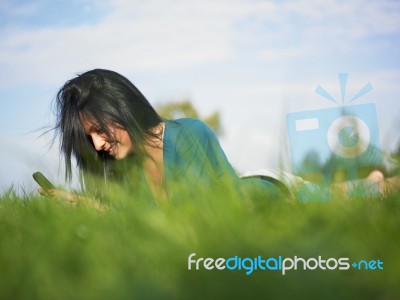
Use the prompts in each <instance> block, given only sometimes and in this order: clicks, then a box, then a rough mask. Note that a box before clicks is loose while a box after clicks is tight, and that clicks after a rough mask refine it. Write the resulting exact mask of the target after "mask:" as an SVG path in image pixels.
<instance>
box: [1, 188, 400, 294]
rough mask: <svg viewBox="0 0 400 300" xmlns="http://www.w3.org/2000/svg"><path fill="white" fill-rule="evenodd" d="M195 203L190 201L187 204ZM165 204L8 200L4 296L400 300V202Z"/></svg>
mask: <svg viewBox="0 0 400 300" xmlns="http://www.w3.org/2000/svg"><path fill="white" fill-rule="evenodd" d="M188 197H190V198H191V199H190V200H188V199H187V198H188ZM181 198H182V199H178V201H175V202H173V203H171V204H170V205H168V206H166V207H157V206H155V205H153V204H150V203H146V202H143V201H140V200H138V199H135V197H133V196H131V195H126V194H123V193H122V192H121V191H120V192H119V193H114V194H113V197H112V198H111V204H110V205H109V206H108V207H107V209H106V211H105V212H99V211H98V210H96V209H94V208H91V207H87V206H78V207H72V206H69V205H66V204H65V203H63V202H60V201H55V200H52V199H48V198H44V197H37V196H31V195H27V196H25V197H19V196H17V195H16V194H15V193H14V192H13V191H12V190H10V191H8V192H6V193H4V194H3V195H2V196H1V200H0V242H1V246H0V274H1V275H0V276H1V280H0V298H1V299H253V298H263V299H399V297H400V284H399V278H400V234H399V232H400V202H399V193H398V192H393V193H392V194H391V195H389V196H388V197H386V198H385V199H383V200H382V199H380V198H376V199H374V198H368V199H360V198H358V199H353V200H348V199H347V200H343V199H338V200H336V201H333V202H329V203H299V202H292V203H287V202H285V201H274V200H271V199H267V198H266V197H265V195H264V196H263V197H260V195H258V196H257V195H252V194H245V195H244V194H241V195H238V194H236V193H234V192H232V191H231V190H229V189H221V190H219V191H213V193H210V192H198V193H195V195H193V194H192V195H190V196H189V195H186V196H184V195H182V197H181ZM191 253H196V256H195V258H199V257H203V258H206V257H210V258H214V259H216V258H221V257H222V258H225V259H227V258H229V257H235V256H239V257H242V258H245V257H251V258H254V257H258V256H262V257H263V258H264V259H266V258H269V257H274V258H278V257H279V256H282V257H283V258H294V257H295V256H298V257H302V258H305V259H309V258H318V256H321V257H322V258H323V259H328V258H335V259H339V258H340V257H345V258H349V263H353V262H358V261H360V260H367V261H370V260H378V259H379V260H380V261H382V262H383V270H380V269H376V270H365V268H362V269H361V270H358V269H355V268H353V267H352V266H350V268H349V269H348V270H338V269H336V270H321V269H316V270H303V269H302V268H301V267H299V269H297V270H288V271H286V274H285V275H282V271H279V270H275V271H273V270H260V269H258V270H254V271H253V272H252V273H251V274H250V275H246V271H245V270H243V269H242V270H233V271H231V270H228V269H224V270H217V269H215V268H214V269H213V270H206V269H204V268H201V270H194V269H193V268H194V265H192V270H188V256H189V255H190V254H191Z"/></svg>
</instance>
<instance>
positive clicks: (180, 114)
mask: <svg viewBox="0 0 400 300" xmlns="http://www.w3.org/2000/svg"><path fill="white" fill-rule="evenodd" d="M156 110H157V112H158V113H159V115H160V116H161V117H163V118H165V119H170V120H171V119H178V118H184V117H186V118H196V119H200V120H202V121H203V122H204V123H206V124H207V125H208V126H210V127H211V128H212V129H213V130H214V131H215V133H216V134H217V135H219V136H221V135H222V133H223V129H222V125H221V120H220V114H219V112H213V113H212V114H211V115H209V116H207V117H202V116H200V115H199V113H198V112H197V109H196V108H195V107H194V106H193V104H192V103H191V102H190V100H183V101H177V102H170V103H167V104H162V105H158V106H157V107H156Z"/></svg>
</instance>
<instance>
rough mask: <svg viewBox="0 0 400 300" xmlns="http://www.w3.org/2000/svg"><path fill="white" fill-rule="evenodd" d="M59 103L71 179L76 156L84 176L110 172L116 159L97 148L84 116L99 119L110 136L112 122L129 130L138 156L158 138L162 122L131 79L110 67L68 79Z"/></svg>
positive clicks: (58, 122) (58, 123)
mask: <svg viewBox="0 0 400 300" xmlns="http://www.w3.org/2000/svg"><path fill="white" fill-rule="evenodd" d="M55 104H56V118H57V119H56V126H55V129H56V132H57V133H58V134H59V135H60V136H61V145H60V149H61V152H62V154H63V155H64V159H65V167H66V168H65V172H66V178H67V179H71V175H72V158H73V157H74V158H75V159H76V163H77V166H78V167H79V169H80V170H81V171H83V173H84V175H85V174H90V175H97V176H106V174H107V173H110V172H109V171H110V170H109V167H108V165H109V162H110V161H112V160H114V159H113V158H112V157H110V156H109V155H108V153H106V152H104V151H96V150H95V148H94V146H93V142H92V140H91V138H90V136H88V135H87V134H86V133H85V130H84V127H83V125H82V118H84V119H89V120H91V121H93V122H95V123H96V124H97V125H98V126H99V128H100V129H101V131H102V132H104V133H105V134H106V135H107V136H108V137H110V132H109V129H108V128H109V127H108V126H109V125H113V126H119V127H120V128H123V129H125V130H126V131H127V132H128V134H129V137H130V139H131V142H132V144H133V145H135V153H134V155H136V156H140V155H145V152H144V148H143V145H144V144H145V143H146V141H147V140H148V139H151V138H157V137H158V136H157V135H156V134H155V133H154V131H153V130H152V129H153V128H154V127H156V126H157V125H158V124H160V122H162V118H161V117H160V116H159V115H158V114H157V112H156V111H155V110H154V108H153V107H152V106H151V104H150V103H149V101H148V100H147V99H146V98H145V97H144V96H143V94H142V93H141V92H140V91H139V90H138V89H137V88H136V87H135V86H134V85H133V84H132V83H131V82H130V81H129V80H128V79H127V78H125V77H124V76H122V75H120V74H118V73H116V72H114V71H109V70H103V69H95V70H91V71H88V72H85V73H82V74H80V75H78V76H77V77H75V78H73V79H71V80H69V81H67V82H66V83H65V84H64V86H63V87H62V88H61V89H60V90H59V92H58V93H57V98H56V102H55ZM111 173H112V172H111Z"/></svg>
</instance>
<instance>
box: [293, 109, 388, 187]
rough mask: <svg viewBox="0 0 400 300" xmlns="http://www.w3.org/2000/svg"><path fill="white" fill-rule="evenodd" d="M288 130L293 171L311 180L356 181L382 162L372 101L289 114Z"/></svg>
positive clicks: (320, 182) (325, 181)
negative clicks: (366, 171)
mask: <svg viewBox="0 0 400 300" xmlns="http://www.w3.org/2000/svg"><path fill="white" fill-rule="evenodd" d="M287 129H288V136H289V146H290V156H291V162H292V171H293V173H294V174H296V175H299V176H301V177H303V178H305V179H306V180H308V181H310V182H312V183H315V184H326V183H332V181H335V180H337V179H338V178H340V179H342V180H355V179H358V178H360V176H361V175H360V174H361V173H362V172H361V171H362V170H367V169H373V168H374V167H377V166H379V165H381V163H382V154H381V147H380V142H379V129H378V121H377V115H376V108H375V105H374V104H372V103H369V104H359V105H351V106H338V107H334V108H329V109H320V110H310V111H303V112H294V113H289V114H287ZM361 177H362V176H361Z"/></svg>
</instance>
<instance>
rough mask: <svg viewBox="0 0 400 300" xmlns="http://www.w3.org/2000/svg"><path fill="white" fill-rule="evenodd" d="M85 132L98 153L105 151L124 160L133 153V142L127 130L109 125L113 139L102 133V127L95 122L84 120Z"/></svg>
mask: <svg viewBox="0 0 400 300" xmlns="http://www.w3.org/2000/svg"><path fill="white" fill-rule="evenodd" d="M82 125H83V127H84V128H85V132H86V134H87V135H89V136H90V137H91V138H92V142H93V145H94V148H95V149H96V151H105V152H107V153H108V154H109V155H110V156H112V157H114V158H115V159H124V158H125V157H126V156H127V155H128V154H129V153H131V152H132V151H133V145H132V141H131V139H130V137H129V134H128V132H127V131H126V130H124V129H122V128H120V127H118V126H115V125H109V126H108V130H109V132H110V135H111V137H109V136H107V135H106V134H105V133H104V132H102V131H101V128H100V126H99V125H98V124H97V123H96V122H95V121H93V120H89V119H85V118H82Z"/></svg>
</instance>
